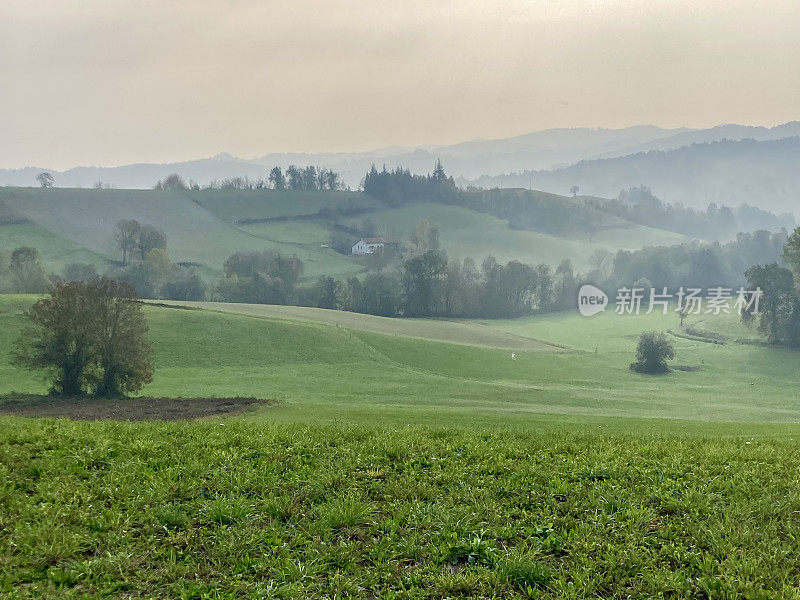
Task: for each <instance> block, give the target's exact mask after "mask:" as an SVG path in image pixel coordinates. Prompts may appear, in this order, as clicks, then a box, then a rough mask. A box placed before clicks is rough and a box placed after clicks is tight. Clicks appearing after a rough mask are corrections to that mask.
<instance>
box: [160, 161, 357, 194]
mask: <svg viewBox="0 0 800 600" xmlns="http://www.w3.org/2000/svg"><path fill="white" fill-rule="evenodd" d="M153 189H155V190H194V191H199V190H201V189H202V190H269V189H272V190H294V191H335V190H345V189H347V188H346V186H345V185H344V182H343V181H342V177H341V175H340V174H339V173H337V172H336V171H333V170H331V169H328V168H327V167H317V166H314V165H307V166H305V167H298V166H297V165H289V167H288V168H287V169H286V170H285V171H284V170H283V169H281V167H273V168H272V169H270V171H269V173H268V174H267V177H266V179H251V178H249V177H247V176H246V175H245V176H239V177H226V178H223V179H220V180H217V179H214V180H213V181H211V182H210V183H208V184H206V185H203V186H201V185H200V184H198V183H197V182H196V181H194V180H191V179H190V180H189V181H187V180H186V179H184V178H183V177H182V176H181V175H179V174H178V173H171V174H170V175H167V176H166V177H164V178H163V179H160V180H159V181H157V182H156V183H155V185H154V186H153Z"/></svg>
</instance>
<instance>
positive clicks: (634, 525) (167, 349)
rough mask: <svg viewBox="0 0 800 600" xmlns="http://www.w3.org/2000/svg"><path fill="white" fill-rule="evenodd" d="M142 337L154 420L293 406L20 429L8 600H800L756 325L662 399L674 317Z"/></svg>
mask: <svg viewBox="0 0 800 600" xmlns="http://www.w3.org/2000/svg"><path fill="white" fill-rule="evenodd" d="M33 300H34V298H32V297H24V296H4V297H0V349H3V350H2V354H0V394H11V393H12V392H17V393H42V392H44V391H45V390H46V385H45V382H44V381H43V380H42V379H41V378H40V377H37V376H36V375H33V374H31V373H28V372H24V371H20V370H19V369H17V368H16V367H14V366H13V365H11V364H10V360H9V355H8V350H10V348H11V346H12V345H13V340H14V339H15V338H16V337H17V335H19V331H20V330H21V328H22V326H23V320H22V317H21V311H22V310H23V309H24V308H25V307H26V306H29V305H30V303H31V302H32V301H33ZM201 307H202V308H201ZM145 311H146V314H147V318H148V322H149V324H150V334H149V336H150V340H151V343H152V346H153V350H154V359H155V365H156V375H155V380H154V381H153V383H152V384H151V385H149V386H147V387H146V388H145V389H144V390H143V391H142V394H144V395H149V396H175V397H177V398H180V397H196V396H219V397H230V396H236V395H242V396H258V397H262V398H270V399H273V400H275V401H276V403H275V404H272V405H270V406H262V407H258V408H254V409H251V410H249V411H248V412H246V413H244V414H242V415H240V416H236V417H228V418H224V419H223V418H211V419H208V420H205V421H200V422H186V423H171V424H167V423H116V422H109V421H106V422H93V423H74V422H70V421H66V420H58V419H24V418H19V417H9V416H0V595H3V596H6V597H12V598H42V597H44V598H62V597H75V598H78V597H80V598H100V597H148V598H149V597H156V598H198V599H200V598H240V597H248V598H270V597H276V598H309V597H313V598H323V597H324V598H333V597H337V598H338V597H355V598H378V597H380V598H443V597H471V598H494V597H497V598H500V597H529V598H576V599H577V598H588V597H597V598H610V597H614V598H623V597H625V598H651V597H665V598H666V597H672V598H754V599H756V598H757V599H767V598H796V597H797V589H798V585H800V570H798V569H797V562H796V559H795V558H794V554H795V553H796V546H797V539H798V536H800V519H798V518H797V514H798V513H799V512H800V493H798V488H797V485H796V481H797V477H798V467H797V465H798V458H800V457H799V456H798V454H800V444H798V441H797V440H800V425H798V423H800V400H798V399H797V395H796V393H795V389H796V385H797V378H796V373H797V372H798V367H799V366H800V354H798V353H795V352H789V351H785V350H781V349H777V348H772V347H766V346H761V345H752V344H749V345H746V344H740V343H736V342H735V341H733V340H734V339H739V338H742V337H749V338H755V337H757V336H756V334H755V333H754V332H753V331H750V330H748V329H746V328H744V327H743V326H742V325H741V324H739V323H738V322H737V321H736V318H735V317H734V316H730V315H723V316H720V317H712V316H709V315H702V316H698V317H693V318H690V320H689V323H688V325H689V327H691V328H693V329H694V330H697V331H709V332H716V333H725V334H727V335H728V337H729V340H730V341H729V342H728V343H725V344H724V345H716V344H710V343H707V342H702V341H694V340H689V339H684V338H673V339H674V342H675V346H676V358H675V361H674V363H675V364H678V365H690V366H696V367H700V370H699V371H695V372H685V371H675V372H673V373H671V374H669V375H666V376H646V375H639V374H635V373H632V372H630V371H629V370H628V363H630V362H631V360H633V349H634V347H635V342H636V338H637V336H638V334H639V333H640V332H641V331H642V330H645V329H657V330H667V329H673V330H677V328H678V318H677V316H675V315H667V316H663V315H655V314H653V315H648V316H644V315H642V316H638V317H637V316H627V317H620V316H617V315H614V314H613V313H604V314H601V315H598V316H595V317H592V318H583V317H580V316H578V315H575V314H569V315H568V314H561V315H553V316H545V317H532V318H527V319H519V320H509V321H483V322H479V321H468V322H452V321H427V320H391V319H380V318H378V317H365V316H363V315H355V314H349V313H341V312H335V311H322V310H317V309H301V308H296V307H271V306H253V305H213V304H203V305H200V306H198V307H194V308H193V309H186V308H178V307H164V306H146V307H145ZM512 351H513V352H515V355H516V357H515V359H514V360H512V358H511V352H512ZM176 401H177V402H179V401H180V400H176Z"/></svg>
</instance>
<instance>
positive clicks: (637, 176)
mask: <svg viewBox="0 0 800 600" xmlns="http://www.w3.org/2000/svg"><path fill="white" fill-rule="evenodd" d="M459 183H460V184H462V185H467V184H468V185H474V186H477V187H486V188H492V187H500V186H504V187H517V186H524V187H528V186H532V187H533V188H534V189H537V190H542V191H546V192H551V193H562V194H563V193H566V192H567V191H568V190H569V189H570V188H571V186H573V185H577V186H579V187H580V193H581V194H582V195H587V196H601V197H616V196H617V195H618V194H619V192H620V190H622V189H626V188H630V187H632V186H635V185H638V184H642V183H644V184H645V185H647V186H648V187H650V188H651V189H652V190H653V193H654V194H655V195H656V196H658V197H659V198H661V199H662V200H664V201H666V202H671V203H674V202H681V203H683V204H685V205H687V206H691V207H694V208H705V207H707V206H708V204H709V203H711V202H715V203H717V204H718V205H723V204H724V205H727V206H738V205H739V204H744V203H747V204H750V205H752V206H758V207H759V208H763V209H765V210H771V211H773V212H792V213H795V214H797V209H798V200H800V137H788V138H783V139H778V140H765V141H756V140H752V139H745V140H738V141H734V140H723V141H719V142H707V143H702V144H692V145H690V146H683V147H681V148H678V149H675V150H669V151H662V150H653V151H650V152H640V153H637V154H632V155H628V156H624V157H619V158H609V159H596V160H587V161H581V162H579V163H576V164H574V165H571V166H569V167H565V168H561V169H555V170H551V171H524V172H521V173H511V174H506V175H502V176H498V177H481V178H478V179H476V180H471V181H466V180H461V181H459Z"/></svg>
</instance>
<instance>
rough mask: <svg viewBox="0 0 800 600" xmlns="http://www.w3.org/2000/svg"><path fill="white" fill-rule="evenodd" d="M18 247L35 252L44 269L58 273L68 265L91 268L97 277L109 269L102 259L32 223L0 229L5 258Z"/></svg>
mask: <svg viewBox="0 0 800 600" xmlns="http://www.w3.org/2000/svg"><path fill="white" fill-rule="evenodd" d="M20 246H32V247H34V248H36V249H37V250H38V251H39V253H40V255H41V257H42V260H43V262H44V263H45V264H46V265H47V267H48V268H49V269H51V270H53V271H55V272H57V273H60V272H61V270H62V269H63V268H64V267H65V266H66V265H68V264H70V263H88V264H92V265H94V266H95V268H96V269H97V271H98V272H100V273H102V272H104V271H105V270H107V269H108V267H109V265H110V262H109V260H108V258H107V257H106V256H105V255H103V254H98V253H97V252H92V251H91V250H87V249H86V248H84V247H83V246H81V245H79V244H76V243H74V242H70V241H68V240H66V239H64V238H62V237H59V236H57V235H56V234H54V233H52V232H51V231H48V230H47V229H45V228H44V227H42V226H41V225H38V224H36V223H34V222H31V221H28V222H25V223H14V224H2V225H0V250H2V251H4V252H6V253H7V255H8V254H10V253H11V252H12V251H13V250H14V249H15V248H19V247H20Z"/></svg>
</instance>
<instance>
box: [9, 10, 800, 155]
mask: <svg viewBox="0 0 800 600" xmlns="http://www.w3.org/2000/svg"><path fill="white" fill-rule="evenodd" d="M799 107H800V2H798V0H693V1H686V2H684V1H676V0H496V1H489V0H479V1H472V0H462V1H458V2H438V1H436V0H400V1H398V0H394V1H384V0H359V1H351V0H327V1H319V2H307V1H305V0H289V1H287V2H284V1H278V0H152V1H150V0H125V1H122V0H81V1H80V2H75V1H74V0H47V1H41V0H2V2H0V168H16V167H22V166H27V165H32V166H39V167H47V168H51V169H65V168H69V167H72V166H76V165H102V166H113V165H119V164H127V163H133V162H170V161H177V160H186V159H191V158H199V157H205V156H212V155H214V154H217V153H219V152H230V153H232V154H234V155H236V156H241V157H255V156H261V155H263V154H267V153H269V152H289V151H305V152H340V151H360V150H369V149H373V148H380V147H385V146H392V145H398V146H417V145H425V144H451V143H457V142H460V141H464V140H470V139H476V138H502V137H508V136H513V135H519V134H523V133H527V132H530V131H536V130H541V129H549V128H555V127H607V128H617V127H625V126H629V125H636V124H654V125H659V126H662V127H681V126H687V127H708V126H713V125H717V124H721V123H741V124H746V125H775V124H778V123H783V122H786V121H790V120H796V119H800V110H799Z"/></svg>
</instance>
